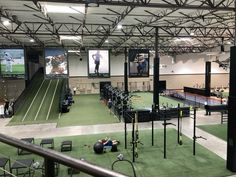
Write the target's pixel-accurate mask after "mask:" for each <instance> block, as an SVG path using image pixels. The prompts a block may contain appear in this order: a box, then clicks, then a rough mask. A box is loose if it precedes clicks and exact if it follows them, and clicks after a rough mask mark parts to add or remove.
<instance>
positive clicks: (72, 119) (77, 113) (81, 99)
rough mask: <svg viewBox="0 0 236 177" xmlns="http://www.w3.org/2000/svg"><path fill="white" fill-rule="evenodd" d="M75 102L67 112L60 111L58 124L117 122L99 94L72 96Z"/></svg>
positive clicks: (60, 125)
mask: <svg viewBox="0 0 236 177" xmlns="http://www.w3.org/2000/svg"><path fill="white" fill-rule="evenodd" d="M73 99H74V101H75V103H74V104H73V105H72V106H71V108H70V111H69V112H68V113H62V114H61V117H60V119H59V120H58V124H57V125H58V126H59V127H62V126H73V125H96V124H109V123H117V122H119V119H118V118H117V117H115V116H114V115H113V114H110V112H109V110H108V108H107V106H106V105H105V103H104V101H101V100H100V97H99V95H97V94H91V95H79V96H74V97H73Z"/></svg>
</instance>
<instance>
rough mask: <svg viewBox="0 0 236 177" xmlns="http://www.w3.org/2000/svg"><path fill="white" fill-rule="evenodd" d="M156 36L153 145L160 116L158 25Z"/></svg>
mask: <svg viewBox="0 0 236 177" xmlns="http://www.w3.org/2000/svg"><path fill="white" fill-rule="evenodd" d="M155 32H156V36H155V57H154V61H153V65H154V67H153V104H152V114H151V119H152V146H153V145H154V118H156V117H157V116H159V115H158V114H159V65H160V58H159V52H158V45H159V40H158V38H159V34H158V27H156V28H155Z"/></svg>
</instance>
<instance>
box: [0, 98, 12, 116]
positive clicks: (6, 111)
mask: <svg viewBox="0 0 236 177" xmlns="http://www.w3.org/2000/svg"><path fill="white" fill-rule="evenodd" d="M13 105H14V102H13V101H8V100H5V103H4V104H3V105H0V116H1V117H11V116H12V115H13V113H14V110H13Z"/></svg>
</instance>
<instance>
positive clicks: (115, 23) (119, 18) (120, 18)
mask: <svg viewBox="0 0 236 177" xmlns="http://www.w3.org/2000/svg"><path fill="white" fill-rule="evenodd" d="M134 8H135V6H133V5H131V6H128V7H126V8H125V10H124V11H123V12H122V13H121V14H119V15H118V16H117V17H116V20H115V21H113V22H112V25H111V26H110V27H109V28H106V29H107V30H106V35H105V36H104V37H103V38H102V40H101V41H100V43H99V44H98V47H101V46H102V45H103V44H104V42H105V41H106V40H107V38H108V36H110V34H112V33H113V32H114V31H115V30H116V28H117V26H118V25H119V23H120V22H121V21H122V20H123V19H124V18H125V17H126V16H127V15H128V14H129V13H130V12H131V11H132V10H133V9H134ZM103 18H105V19H107V18H106V17H103Z"/></svg>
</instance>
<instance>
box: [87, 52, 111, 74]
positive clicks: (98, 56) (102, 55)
mask: <svg viewBox="0 0 236 177" xmlns="http://www.w3.org/2000/svg"><path fill="white" fill-rule="evenodd" d="M88 75H89V77H110V54H109V50H105V49H90V50H88Z"/></svg>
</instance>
